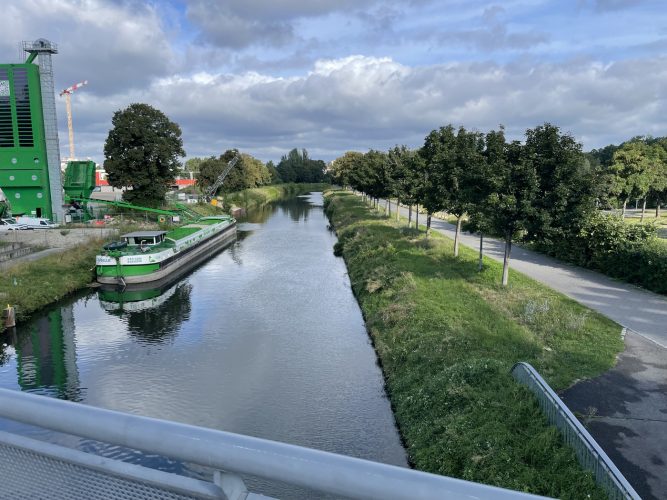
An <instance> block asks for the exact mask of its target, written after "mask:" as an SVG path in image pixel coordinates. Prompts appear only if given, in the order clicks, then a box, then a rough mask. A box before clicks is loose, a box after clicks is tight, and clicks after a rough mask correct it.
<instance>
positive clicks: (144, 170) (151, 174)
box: [104, 103, 328, 206]
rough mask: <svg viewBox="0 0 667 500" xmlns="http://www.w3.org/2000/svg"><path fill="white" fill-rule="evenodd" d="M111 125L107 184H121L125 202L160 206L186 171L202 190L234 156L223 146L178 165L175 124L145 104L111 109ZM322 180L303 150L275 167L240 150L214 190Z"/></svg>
mask: <svg viewBox="0 0 667 500" xmlns="http://www.w3.org/2000/svg"><path fill="white" fill-rule="evenodd" d="M111 123H112V128H111V130H110V131H109V134H108V136H107V140H106V141H105V144H104V156H105V161H104V168H105V170H106V172H107V174H108V180H109V184H110V185H111V186H113V187H116V188H125V191H124V192H123V199H124V200H126V201H128V202H131V203H136V204H139V205H146V206H157V205H160V204H162V203H163V202H164V197H165V194H166V193H167V191H168V190H169V189H171V186H172V185H173V184H174V182H175V179H176V177H177V176H179V175H180V176H190V175H192V176H193V177H194V178H195V180H196V183H197V186H198V187H199V188H200V189H201V190H205V189H206V188H207V187H209V186H211V185H212V184H213V183H214V182H215V180H216V179H217V178H218V176H219V175H220V174H221V173H222V172H223V170H224V169H225V167H226V166H227V164H228V162H229V161H230V160H231V159H232V158H233V157H234V156H235V155H236V150H233V149H228V150H227V151H225V152H224V153H222V154H221V155H219V156H209V157H204V158H202V157H195V158H190V159H188V160H187V161H186V162H185V164H184V165H182V164H181V162H180V160H179V159H180V158H182V157H184V156H185V150H184V149H183V139H182V137H181V135H182V132H181V128H180V127H179V125H178V124H177V123H175V122H173V121H171V120H170V119H169V118H168V117H167V116H166V115H165V114H164V113H163V112H162V111H160V110H158V109H155V108H153V107H152V106H149V105H148V104H142V103H136V104H131V105H130V106H128V107H127V108H125V109H122V110H119V111H116V112H115V113H114V115H113V118H112V120H111ZM327 180H328V174H327V172H326V165H325V163H324V162H323V161H322V160H314V159H311V158H310V156H309V155H308V151H306V150H305V149H301V150H298V149H296V148H295V149H292V150H291V151H290V152H289V153H288V154H286V155H283V156H282V158H281V159H280V162H279V163H278V165H274V163H273V162H272V161H269V162H267V163H266V164H265V163H263V162H262V161H261V160H259V159H257V158H255V157H253V156H252V155H250V154H248V153H241V158H240V161H239V162H238V164H237V165H236V166H235V167H234V168H233V169H232V170H231V171H230V172H229V175H228V176H227V178H226V179H225V183H224V185H223V186H221V187H220V189H219V192H218V193H216V194H219V193H220V192H222V191H224V192H232V191H240V190H243V189H248V188H254V187H259V186H264V185H267V184H279V183H282V182H296V183H299V182H308V183H311V182H327ZM128 188H129V189H128Z"/></svg>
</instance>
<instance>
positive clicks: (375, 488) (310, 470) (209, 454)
mask: <svg viewBox="0 0 667 500" xmlns="http://www.w3.org/2000/svg"><path fill="white" fill-rule="evenodd" d="M0 417H5V418H8V419H11V420H15V421H18V422H23V423H26V424H30V425H35V426H38V427H41V428H46V429H51V430H55V431H59V432H64V433H67V434H72V435H74V436H80V437H85V438H90V439H94V440H96V441H102V442H106V443H112V444H115V445H119V446H123V447H127V448H132V449H136V450H141V451H143V452H146V453H149V454H156V455H159V456H163V457H169V458H171V459H176V460H179V461H182V462H186V463H193V464H198V465H200V466H204V467H206V468H209V469H210V470H211V472H212V475H213V481H202V480H199V479H193V478H188V477H185V476H181V475H177V474H172V473H166V472H163V471H158V470H154V469H150V468H146V467H142V466H139V465H135V464H129V463H125V462H121V461H118V460H114V459H110V458H105V457H100V456H96V455H92V454H89V453H85V452H82V451H80V450H75V449H72V448H67V447H63V446H60V445H56V444H53V443H46V442H44V441H39V440H35V439H32V438H28V437H25V436H19V435H15V434H9V433H6V432H0V477H2V478H3V479H2V486H0V495H10V497H11V498H86V499H89V498H122V499H130V498H132V499H135V498H165V499H166V498H170V499H171V498H229V499H239V500H242V499H253V498H255V499H257V498H267V497H263V496H262V495H258V494H255V493H251V492H248V490H247V488H246V485H245V483H244V482H243V480H242V478H241V476H240V475H239V474H247V475H252V476H258V477H262V478H265V479H268V480H271V481H276V482H281V483H287V484H290V485H293V486H298V487H303V488H307V489H310V490H314V491H317V492H320V493H327V494H333V495H337V496H342V497H346V498H364V499H373V498H376V499H411V500H412V499H436V498H437V499H447V498H456V499H470V500H472V499H478V500H480V499H498V500H504V499H510V498H512V499H514V498H518V499H523V498H525V499H528V498H541V497H536V496H533V495H527V494H525V493H519V492H516V491H510V490H504V489H500V488H494V487H491V486H486V485H482V484H478V483H472V482H468V481H463V480H460V479H454V478H450V477H445V476H438V475H434V474H427V473H424V472H418V471H415V470H411V469H406V468H402V467H396V466H392V465H386V464H380V463H375V462H370V461H368V460H361V459H357V458H352V457H347V456H343V455H336V454H333V453H327V452H323V451H318V450H312V449H308V448H303V447H300V446H293V445H288V444H283V443H277V442H274V441H268V440H264V439H258V438H253V437H248V436H241V435H238V434H231V433H228V432H222V431H216V430H212V429H204V428H201V427H195V426H191V425H185V424H179V423H175V422H169V421H165V420H157V419H153V418H147V417H140V416H136V415H128V414H125V413H120V412H115V411H110V410H104V409H101V408H94V407H91V406H86V405H82V404H77V403H71V402H67V401H60V400H57V399H52V398H48V397H44V396H37V395H33V394H27V393H22V392H19V391H10V390H7V389H0ZM223 471H224V472H223Z"/></svg>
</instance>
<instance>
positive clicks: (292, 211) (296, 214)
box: [279, 198, 312, 222]
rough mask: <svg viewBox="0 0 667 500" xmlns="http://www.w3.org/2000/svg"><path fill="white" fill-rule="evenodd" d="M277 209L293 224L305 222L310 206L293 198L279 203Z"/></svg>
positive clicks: (300, 199) (299, 199)
mask: <svg viewBox="0 0 667 500" xmlns="http://www.w3.org/2000/svg"><path fill="white" fill-rule="evenodd" d="M279 207H280V209H281V210H282V212H283V213H284V214H286V215H287V216H288V217H289V218H290V219H292V220H293V221H294V222H300V221H301V220H303V221H304V222H306V221H307V220H308V214H309V213H310V210H311V208H312V205H311V204H310V203H308V202H307V201H306V200H305V199H303V198H293V199H291V200H285V201H281V202H279Z"/></svg>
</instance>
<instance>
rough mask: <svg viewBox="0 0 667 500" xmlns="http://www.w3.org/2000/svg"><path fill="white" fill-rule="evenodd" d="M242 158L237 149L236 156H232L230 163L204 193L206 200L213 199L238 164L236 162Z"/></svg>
mask: <svg viewBox="0 0 667 500" xmlns="http://www.w3.org/2000/svg"><path fill="white" fill-rule="evenodd" d="M240 159H241V154H240V153H239V152H238V151H237V152H236V156H234V158H232V159H231V160H230V161H229V163H227V166H226V167H225V169H224V170H223V171H222V173H221V174H220V175H219V176H218V178H217V179H216V180H215V182H214V183H213V184H211V185H210V186H209V187H208V189H207V190H206V192H205V193H204V198H205V199H206V201H211V198H213V196H214V195H215V193H216V191H217V190H218V189H220V186H222V183H223V182H225V178H226V177H227V175H228V174H229V172H231V170H232V168H234V166H236V164H237V163H238V162H239V161H240Z"/></svg>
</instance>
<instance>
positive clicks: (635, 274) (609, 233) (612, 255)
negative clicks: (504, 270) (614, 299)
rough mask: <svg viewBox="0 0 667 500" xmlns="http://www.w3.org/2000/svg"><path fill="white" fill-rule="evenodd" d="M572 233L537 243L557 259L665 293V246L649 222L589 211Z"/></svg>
mask: <svg viewBox="0 0 667 500" xmlns="http://www.w3.org/2000/svg"><path fill="white" fill-rule="evenodd" d="M573 233H574V235H573V236H571V237H570V238H567V239H562V240H559V241H552V242H550V243H549V245H545V244H540V245H537V247H538V249H539V250H541V251H543V252H545V253H548V254H550V255H553V256H554V257H557V258H559V259H563V260H567V261H570V262H573V263H575V264H578V265H580V266H584V267H588V268H591V269H596V270H598V271H601V272H603V273H605V274H607V275H609V276H613V277H615V278H620V279H623V280H625V281H628V282H630V283H636V284H638V285H641V286H643V287H645V288H648V289H649V290H653V291H654V292H658V293H667V245H666V244H665V242H663V241H661V240H660V239H659V238H658V237H657V228H656V226H655V224H653V223H646V224H626V223H625V222H624V221H623V220H622V219H620V218H618V217H617V216H613V215H608V214H602V213H599V212H596V213H593V214H591V215H590V216H589V217H587V218H586V219H585V220H583V221H582V222H581V223H580V224H579V227H578V228H574V231H573Z"/></svg>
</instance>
